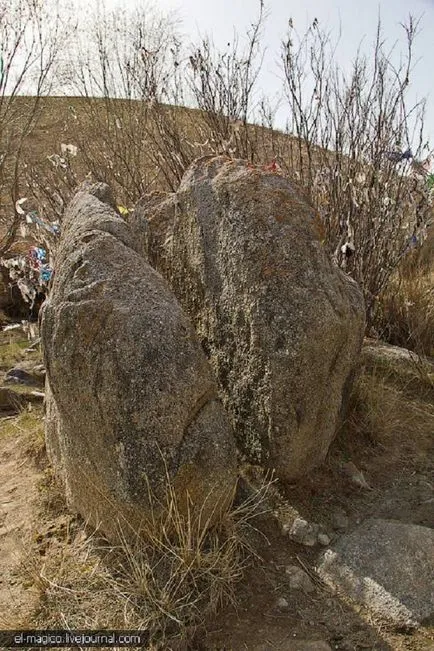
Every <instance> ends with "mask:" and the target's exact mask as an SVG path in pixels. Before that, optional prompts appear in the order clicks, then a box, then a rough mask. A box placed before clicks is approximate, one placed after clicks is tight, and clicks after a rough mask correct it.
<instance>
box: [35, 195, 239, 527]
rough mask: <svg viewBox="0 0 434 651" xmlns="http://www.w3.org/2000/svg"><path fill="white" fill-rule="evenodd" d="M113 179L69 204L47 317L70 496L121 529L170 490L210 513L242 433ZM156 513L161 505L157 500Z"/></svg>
mask: <svg viewBox="0 0 434 651" xmlns="http://www.w3.org/2000/svg"><path fill="white" fill-rule="evenodd" d="M113 206H114V202H113V200H112V198H111V196H110V192H109V190H108V188H107V186H104V185H103V184H97V185H94V186H84V187H82V188H81V190H80V191H79V192H78V193H77V194H76V195H75V197H74V199H73V200H72V202H71V204H70V205H69V207H68V209H67V211H66V214H65V217H64V221H63V225H62V238H61V242H60V248H59V250H58V252H57V260H56V274H55V278H54V281H53V287H52V291H51V295H50V298H49V299H48V300H47V302H46V303H45V306H44V308H43V313H42V320H41V337H42V343H43V351H44V360H45V366H46V369H47V380H48V390H47V418H46V437H47V447H48V451H49V454H50V457H51V459H52V461H53V463H54V465H55V468H56V469H57V471H58V473H59V475H60V476H61V477H62V478H63V481H64V483H65V486H66V492H67V497H68V500H69V503H70V504H71V506H73V507H74V508H75V509H76V510H77V511H79V512H80V513H81V514H82V515H83V516H84V517H85V518H86V519H87V520H88V521H89V522H90V523H91V524H92V525H95V526H96V525H100V527H101V529H102V531H103V532H104V533H105V534H106V535H108V536H109V537H112V538H114V537H116V530H117V521H118V520H119V521H120V523H121V525H123V528H124V529H125V528H128V526H129V525H131V526H132V527H134V528H137V527H139V526H140V523H141V522H143V520H146V519H147V518H148V517H149V516H150V508H151V505H150V500H149V489H150V490H151V492H152V494H153V495H154V496H155V497H157V498H159V499H161V500H163V501H164V494H165V490H166V488H167V480H168V478H169V479H170V481H171V483H172V484H173V487H174V489H175V493H176V495H177V496H178V498H179V502H180V506H181V508H184V509H185V508H186V504H187V499H190V500H191V501H192V503H193V505H194V506H195V507H196V511H195V513H196V514H197V515H198V513H199V509H200V508H201V507H202V506H203V511H202V513H201V515H202V517H203V518H204V519H205V518H206V517H208V516H210V517H211V518H212V516H213V513H214V510H216V511H217V510H218V509H219V508H220V506H222V504H223V502H224V501H226V502H227V500H228V499H229V495H230V493H231V490H232V489H233V485H234V482H235V476H236V455H235V444H234V440H233V435H232V431H231V428H230V425H229V421H228V419H227V417H226V414H225V412H224V409H223V407H222V405H221V402H220V401H219V399H218V397H217V385H216V382H215V379H214V377H213V374H212V371H211V367H210V365H209V363H208V361H207V359H206V357H205V355H204V353H203V351H202V349H201V346H200V344H199V341H198V340H197V337H196V333H195V331H194V329H193V327H192V325H191V323H190V321H189V319H188V318H187V317H186V315H185V313H184V312H183V310H182V308H181V307H180V305H179V303H178V302H177V300H176V298H175V296H174V295H173V294H172V292H171V291H170V289H169V287H168V285H167V284H166V282H165V281H164V280H163V279H162V278H161V276H160V275H159V274H158V273H157V272H156V271H155V270H154V269H152V268H151V267H150V266H149V265H148V264H147V262H146V261H145V260H143V259H142V258H141V257H140V256H139V255H138V254H137V253H136V252H135V251H134V250H133V244H134V241H133V237H132V235H131V232H130V229H129V227H128V225H127V224H126V222H125V221H124V220H123V219H122V218H121V217H120V216H119V215H118V214H117V213H116V212H115V210H114V208H113ZM154 508H155V509H156V512H157V511H158V506H156V503H154Z"/></svg>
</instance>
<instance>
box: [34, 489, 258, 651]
mask: <svg viewBox="0 0 434 651" xmlns="http://www.w3.org/2000/svg"><path fill="white" fill-rule="evenodd" d="M268 488H269V483H268V484H265V483H264V484H263V485H262V486H261V487H260V488H259V489H258V490H257V491H256V492H255V493H252V494H251V495H250V496H249V497H247V498H246V499H244V501H243V502H242V503H240V504H239V505H238V506H233V507H231V508H228V509H227V510H226V511H225V513H223V514H222V515H221V516H220V518H219V521H218V523H217V524H216V525H215V526H213V527H212V528H209V522H203V521H201V520H200V518H197V517H193V512H192V511H188V512H187V513H186V514H185V512H182V511H181V508H180V507H179V504H178V499H177V496H176V495H175V492H174V489H173V487H172V485H171V484H170V482H168V485H167V490H166V494H165V498H164V505H163V506H164V507H165V508H164V516H163V517H159V518H157V517H155V518H151V520H150V521H149V522H148V524H147V525H146V527H145V528H144V529H142V530H141V531H140V534H137V535H135V536H132V535H131V529H130V528H129V527H128V528H127V530H125V528H123V529H121V528H120V529H119V539H120V543H119V545H117V546H112V545H110V544H109V543H107V541H105V540H103V539H101V538H100V537H99V534H98V532H94V533H93V534H91V535H89V534H88V533H86V530H85V528H84V527H83V526H81V525H79V524H76V525H72V527H70V526H68V528H67V529H68V530H67V531H66V530H65V526H64V519H65V514H63V515H60V516H58V522H62V523H63V524H62V527H58V528H57V529H58V530H56V526H54V527H53V526H51V527H50V536H49V544H48V546H47V547H46V548H45V549H44V551H43V562H42V565H41V557H40V554H41V541H40V540H39V544H38V547H37V548H36V549H34V552H33V555H31V557H29V560H28V563H26V564H25V566H24V568H23V569H24V572H25V573H26V574H27V575H28V577H29V581H30V582H32V583H33V585H36V586H37V587H38V589H39V592H40V610H39V613H38V614H37V616H36V619H37V622H32V625H34V626H36V625H37V626H41V627H44V628H45V627H47V628H56V627H57V628H67V629H68V628H71V629H101V628H114V629H116V628H118V629H141V630H148V631H149V635H150V647H149V648H155V649H175V648H176V649H182V648H188V645H189V644H190V643H191V642H192V640H193V639H194V637H195V635H196V634H197V632H198V631H199V630H201V629H203V628H204V627H206V624H207V621H208V620H209V618H210V616H212V615H213V614H214V613H216V612H217V611H218V609H219V607H220V606H222V605H223V604H225V603H228V602H232V603H235V602H236V593H235V586H236V584H237V582H238V581H239V580H240V579H241V578H242V575H243V570H244V568H245V567H246V565H247V564H248V563H249V561H250V560H251V559H252V555H253V554H254V551H253V549H252V548H251V546H250V545H249V542H248V541H249V531H251V530H252V528H254V519H255V518H256V517H257V516H259V515H261V514H262V513H263V512H264V510H265V507H264V504H265V503H266V496H267V492H268ZM211 498H212V496H210V499H211ZM158 506H159V507H160V506H161V505H158ZM158 510H160V509H158ZM42 537H43V536H42ZM40 538H41V536H40ZM38 567H39V569H38Z"/></svg>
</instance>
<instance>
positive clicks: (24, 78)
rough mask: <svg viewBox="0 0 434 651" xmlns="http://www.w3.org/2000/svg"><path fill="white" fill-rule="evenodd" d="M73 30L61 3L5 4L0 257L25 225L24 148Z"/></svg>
mask: <svg viewBox="0 0 434 651" xmlns="http://www.w3.org/2000/svg"><path fill="white" fill-rule="evenodd" d="M69 29H70V23H69V21H68V20H67V19H66V20H65V19H64V18H61V14H60V11H59V5H58V3H57V0H52V1H51V2H48V3H46V2H44V3H42V2H33V1H32V0H12V1H11V0H1V1H0V191H1V193H0V256H1V255H2V254H4V253H5V252H7V250H8V249H9V247H10V245H11V244H12V243H13V241H14V239H15V236H16V232H17V229H18V226H19V223H20V220H21V217H20V215H19V214H18V213H17V212H16V211H15V202H16V201H17V200H18V198H19V197H20V196H22V195H21V194H20V193H21V190H22V185H23V179H22V176H21V167H22V163H23V161H22V155H23V147H24V143H25V140H26V139H27V138H28V136H29V134H30V133H31V132H32V131H33V129H34V128H35V125H36V124H37V121H38V117H39V104H40V98H41V97H42V96H43V95H45V94H49V92H50V89H51V84H52V81H53V72H54V67H55V64H56V61H57V59H58V57H59V54H60V52H61V49H62V47H63V46H64V45H65V42H66V38H67V35H68V33H69ZM25 94H28V95H30V96H29V97H26V98H25V99H24V98H23V97H22V95H25Z"/></svg>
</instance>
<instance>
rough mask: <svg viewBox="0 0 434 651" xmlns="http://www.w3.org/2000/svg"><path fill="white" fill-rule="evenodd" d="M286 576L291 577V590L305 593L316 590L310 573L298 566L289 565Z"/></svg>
mask: <svg viewBox="0 0 434 651" xmlns="http://www.w3.org/2000/svg"><path fill="white" fill-rule="evenodd" d="M285 574H287V575H288V576H289V587H290V588H291V590H303V591H304V592H312V591H313V590H315V586H314V584H313V581H312V580H311V578H310V576H309V575H308V573H307V572H305V571H304V570H302V569H301V567H299V566H298V565H288V567H286V568H285Z"/></svg>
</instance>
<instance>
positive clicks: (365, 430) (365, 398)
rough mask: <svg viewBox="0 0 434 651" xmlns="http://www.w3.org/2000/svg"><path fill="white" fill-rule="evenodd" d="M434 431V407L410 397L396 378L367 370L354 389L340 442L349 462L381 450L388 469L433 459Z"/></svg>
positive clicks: (373, 370) (361, 375)
mask: <svg viewBox="0 0 434 651" xmlns="http://www.w3.org/2000/svg"><path fill="white" fill-rule="evenodd" d="M433 431H434V405H433V404H429V403H428V402H426V401H422V400H417V399H415V398H414V397H409V395H408V394H407V393H406V388H405V387H402V388H399V387H398V386H397V383H396V378H395V377H388V376H387V375H385V372H384V368H381V369H375V368H374V369H371V370H369V371H368V370H366V369H365V370H364V372H362V373H361V374H360V376H359V378H358V379H357V381H356V383H355V385H354V387H353V391H352V394H351V397H350V401H349V405H348V410H347V417H346V420H345V422H344V424H343V426H342V429H341V432H340V434H339V441H340V443H341V446H342V447H343V448H345V449H346V452H347V454H348V456H349V457H350V458H353V457H357V456H358V453H359V452H360V450H361V449H362V450H363V452H364V453H365V454H366V453H372V451H373V448H377V449H378V448H380V449H382V450H383V451H384V452H386V453H387V463H388V464H389V465H395V464H397V465H399V464H406V465H407V464H411V463H415V462H420V461H421V462H422V463H424V462H425V461H426V460H427V459H429V458H430V451H431V454H432V448H433V437H432V433H433ZM379 456H380V457H381V459H382V462H384V455H383V454H380V455H379Z"/></svg>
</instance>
